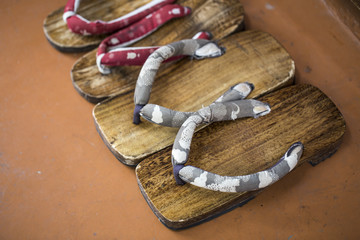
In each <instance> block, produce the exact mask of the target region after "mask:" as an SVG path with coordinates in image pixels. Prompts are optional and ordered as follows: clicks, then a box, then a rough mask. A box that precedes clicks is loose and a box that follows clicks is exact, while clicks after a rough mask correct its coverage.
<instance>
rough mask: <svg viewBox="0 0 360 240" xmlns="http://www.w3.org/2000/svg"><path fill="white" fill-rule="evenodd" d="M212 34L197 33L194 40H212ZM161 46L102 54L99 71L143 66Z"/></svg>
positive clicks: (98, 63)
mask: <svg viewBox="0 0 360 240" xmlns="http://www.w3.org/2000/svg"><path fill="white" fill-rule="evenodd" d="M210 38H211V34H210V33H207V32H199V33H197V34H196V35H195V36H194V37H193V39H208V40H209V39H210ZM158 48H160V46H153V47H133V48H131V47H121V46H120V47H119V46H116V47H114V48H112V49H111V50H110V51H108V52H107V53H105V54H100V55H98V56H97V58H96V63H97V66H98V69H99V71H100V72H101V73H103V74H109V73H110V72H111V69H110V68H109V67H110V66H142V65H144V63H145V61H146V59H147V58H148V57H149V56H150V54H152V53H153V52H154V51H155V50H157V49H158ZM182 57H183V56H176V57H172V58H169V59H167V60H166V62H168V61H174V60H177V59H179V58H182Z"/></svg>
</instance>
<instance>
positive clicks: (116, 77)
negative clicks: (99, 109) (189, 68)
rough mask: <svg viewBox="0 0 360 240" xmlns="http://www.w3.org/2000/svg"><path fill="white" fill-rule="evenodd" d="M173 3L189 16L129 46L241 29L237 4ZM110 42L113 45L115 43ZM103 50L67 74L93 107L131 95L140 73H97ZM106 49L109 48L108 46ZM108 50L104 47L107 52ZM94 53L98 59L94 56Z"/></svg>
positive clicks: (134, 70)
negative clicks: (101, 102) (130, 92)
mask: <svg viewBox="0 0 360 240" xmlns="http://www.w3.org/2000/svg"><path fill="white" fill-rule="evenodd" d="M177 3H178V4H180V5H181V6H187V7H190V8H191V9H192V13H191V14H190V15H189V16H186V17H183V18H178V19H174V20H172V21H171V22H169V23H167V24H166V25H164V26H163V27H161V28H160V29H158V30H157V31H156V32H154V33H152V34H151V36H148V37H146V38H144V39H143V40H141V41H139V42H138V43H136V44H134V45H133V46H134V47H137V46H154V45H155V46H156V45H160V46H162V45H166V44H168V43H171V42H174V41H179V40H181V39H186V38H191V37H192V36H193V35H194V34H196V33H197V32H199V31H207V32H211V33H212V34H213V37H214V38H215V39H221V38H223V37H225V36H228V35H229V34H231V33H233V32H235V31H238V30H241V29H242V28H243V20H244V11H243V8H242V5H241V4H240V2H239V1H237V0H230V1H215V0H179V1H177ZM112 41H113V40H112V39H111V38H108V41H107V42H108V43H109V42H110V43H111V42H112ZM113 42H115V43H117V42H118V41H117V40H115V41H113ZM107 46H109V44H107ZM103 47H104V46H103V45H100V48H99V49H98V50H94V51H91V52H90V53H87V54H85V55H84V56H83V57H81V58H80V59H79V60H78V61H77V62H76V63H75V64H74V66H73V68H72V70H71V78H72V81H73V85H74V87H75V89H76V90H77V91H78V92H79V93H80V95H81V96H83V97H84V98H85V99H87V100H88V101H90V102H93V103H97V102H100V101H102V100H105V99H106V98H109V97H112V96H116V95H119V94H123V93H126V92H129V91H132V90H133V89H134V87H135V81H136V79H137V76H138V71H139V70H140V68H139V67H129V66H125V67H124V66H116V67H114V65H111V66H113V67H111V73H109V74H103V73H101V72H100V71H99V69H98V65H97V62H96V61H97V60H98V61H99V57H100V56H101V54H102V53H104V49H101V48H103ZM110 48H111V49H112V48H113V47H112V46H110ZM110 48H109V47H107V49H110ZM97 51H98V55H99V56H98V58H97V56H96V52H97ZM100 61H102V59H100ZM103 64H105V63H103ZM104 73H106V72H104Z"/></svg>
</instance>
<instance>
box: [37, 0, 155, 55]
mask: <svg viewBox="0 0 360 240" xmlns="http://www.w3.org/2000/svg"><path fill="white" fill-rule="evenodd" d="M148 2H150V0H136V1H127V0H111V1H106V0H83V1H81V4H80V7H79V11H78V13H79V14H80V15H81V16H83V17H85V18H86V19H88V20H97V19H101V20H103V21H110V20H113V19H116V18H119V17H121V16H123V15H125V14H127V13H130V12H132V11H134V10H135V9H136V8H139V7H141V6H143V5H145V4H147V3H148ZM63 13H64V7H61V8H59V9H57V10H55V11H54V12H52V13H51V14H49V15H48V16H47V17H46V18H45V20H44V24H43V29H44V33H45V36H46V38H47V40H48V41H49V42H50V44H51V45H52V46H53V47H55V48H56V49H57V50H59V51H61V52H69V53H74V52H84V51H89V50H91V49H94V48H96V47H97V46H98V45H99V44H100V42H101V41H102V40H103V39H104V38H105V37H107V36H109V35H110V34H107V35H106V34H105V35H96V36H83V35H79V34H75V33H73V32H71V31H70V29H69V28H68V26H67V24H66V23H65V22H64V20H63Z"/></svg>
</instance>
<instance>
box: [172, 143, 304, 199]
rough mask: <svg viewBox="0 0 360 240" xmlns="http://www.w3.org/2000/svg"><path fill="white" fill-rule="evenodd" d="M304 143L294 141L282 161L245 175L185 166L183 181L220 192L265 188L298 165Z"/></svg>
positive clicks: (182, 173) (181, 177)
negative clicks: (229, 174)
mask: <svg viewBox="0 0 360 240" xmlns="http://www.w3.org/2000/svg"><path fill="white" fill-rule="evenodd" d="M303 148H304V146H303V144H302V143H301V142H297V143H294V144H293V145H291V147H290V148H289V149H288V150H287V152H286V153H285V154H284V156H283V157H282V158H281V159H280V161H279V162H278V163H277V164H275V165H274V166H273V167H271V168H269V169H267V170H265V171H261V172H257V173H253V174H249V175H244V176H234V177H229V176H220V175H217V174H215V173H211V172H207V171H205V170H202V169H200V168H196V167H193V166H184V167H182V168H181V169H180V170H178V172H179V177H180V179H181V180H182V181H184V182H187V183H190V184H192V185H195V186H198V187H201V188H206V189H209V190H213V191H220V192H245V191H255V190H258V189H261V188H265V187H267V186H269V185H271V184H273V183H275V182H276V181H278V180H279V179H281V178H282V177H284V176H285V175H286V174H287V173H289V172H290V171H291V170H292V169H294V167H295V166H296V165H297V163H298V161H299V159H300V157H301V155H302V152H303Z"/></svg>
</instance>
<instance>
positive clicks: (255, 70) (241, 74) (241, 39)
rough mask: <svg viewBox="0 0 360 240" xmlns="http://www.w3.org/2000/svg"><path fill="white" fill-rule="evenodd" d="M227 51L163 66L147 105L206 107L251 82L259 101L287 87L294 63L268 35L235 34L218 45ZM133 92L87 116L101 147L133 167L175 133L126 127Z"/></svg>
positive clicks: (151, 127)
mask: <svg viewBox="0 0 360 240" xmlns="http://www.w3.org/2000/svg"><path fill="white" fill-rule="evenodd" d="M220 45H222V46H224V47H226V49H227V52H226V54H225V55H223V56H222V57H219V58H213V59H205V60H201V61H196V60H189V59H183V60H181V61H179V62H178V63H177V64H172V65H168V66H166V65H165V66H163V67H162V68H161V69H160V71H159V72H158V74H157V77H156V80H155V83H154V85H153V88H152V94H151V99H150V103H155V104H159V105H162V106H166V107H169V108H171V109H176V110H181V111H194V110H198V109H200V108H201V107H202V106H203V105H209V104H210V103H211V102H213V101H214V100H216V99H217V98H218V97H219V96H220V95H222V94H223V93H224V92H225V91H226V90H227V89H229V88H230V87H231V86H232V85H234V84H236V83H239V82H246V81H247V82H251V83H253V84H254V85H255V90H254V91H253V92H252V94H251V95H250V97H259V96H261V95H263V94H265V93H269V92H271V91H274V90H276V89H279V88H281V87H283V86H286V85H290V84H292V83H293V76H294V72H295V66H294V62H293V61H292V59H291V58H290V56H289V54H288V53H287V52H286V51H285V50H284V49H283V48H282V47H281V45H280V44H279V43H278V42H277V41H276V40H275V39H274V38H273V37H271V36H270V35H269V34H267V33H263V32H258V31H246V32H240V33H237V34H234V35H231V36H229V37H227V38H226V39H223V40H222V41H220ZM133 109H134V102H133V92H129V93H126V94H122V95H120V96H117V97H115V98H112V99H110V100H108V101H104V102H102V103H99V104H98V105H96V106H95V108H94V111H93V116H94V120H95V124H96V127H97V130H98V132H99V133H100V135H101V137H102V138H103V140H104V142H105V144H106V145H107V146H108V147H109V149H110V150H111V151H112V152H113V153H114V155H115V156H116V157H117V158H118V159H119V160H120V161H121V162H123V163H124V164H127V165H136V164H138V163H139V162H140V161H141V160H142V159H143V158H144V157H146V156H148V155H150V154H152V153H155V152H157V151H159V150H161V149H163V148H165V147H166V146H169V145H171V144H172V142H173V141H174V138H175V135H176V133H177V129H174V128H167V127H161V126H157V125H155V124H152V123H149V122H147V121H143V122H142V123H141V124H140V125H134V124H133V123H132V114H133Z"/></svg>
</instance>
